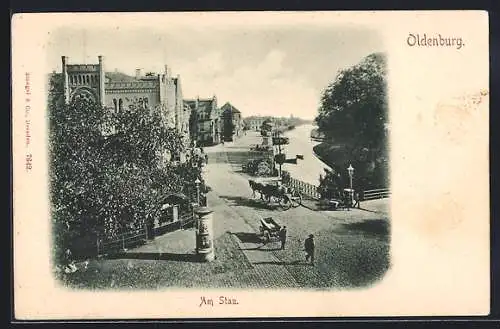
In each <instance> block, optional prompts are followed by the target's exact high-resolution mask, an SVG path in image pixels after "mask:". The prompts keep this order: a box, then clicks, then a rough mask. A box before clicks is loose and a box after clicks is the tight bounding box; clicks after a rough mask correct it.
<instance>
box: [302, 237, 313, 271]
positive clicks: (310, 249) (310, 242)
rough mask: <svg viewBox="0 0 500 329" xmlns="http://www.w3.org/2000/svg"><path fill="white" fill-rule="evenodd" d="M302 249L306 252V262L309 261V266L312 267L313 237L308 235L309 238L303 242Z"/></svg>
mask: <svg viewBox="0 0 500 329" xmlns="http://www.w3.org/2000/svg"><path fill="white" fill-rule="evenodd" d="M304 249H305V251H306V262H307V261H309V258H310V259H311V265H314V235H312V234H309V237H308V238H307V239H306V241H305V242H304Z"/></svg>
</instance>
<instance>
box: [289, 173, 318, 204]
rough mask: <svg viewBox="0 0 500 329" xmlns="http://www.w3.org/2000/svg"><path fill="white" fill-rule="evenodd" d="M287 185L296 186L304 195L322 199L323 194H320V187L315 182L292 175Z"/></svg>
mask: <svg viewBox="0 0 500 329" xmlns="http://www.w3.org/2000/svg"><path fill="white" fill-rule="evenodd" d="M287 185H288V186H290V187H293V188H295V189H296V190H298V191H299V192H300V193H301V194H302V195H305V196H308V197H310V198H312V199H315V200H319V199H321V194H319V192H318V187H317V186H315V185H313V184H309V183H306V182H303V181H301V180H298V179H295V178H293V177H290V179H289V181H288V182H287Z"/></svg>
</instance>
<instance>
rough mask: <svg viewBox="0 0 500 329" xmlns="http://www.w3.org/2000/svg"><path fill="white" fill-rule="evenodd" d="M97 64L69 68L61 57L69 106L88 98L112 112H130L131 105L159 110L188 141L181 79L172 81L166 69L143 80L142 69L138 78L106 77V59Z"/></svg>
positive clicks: (187, 118)
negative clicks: (78, 99)
mask: <svg viewBox="0 0 500 329" xmlns="http://www.w3.org/2000/svg"><path fill="white" fill-rule="evenodd" d="M98 60H99V62H98V63H97V64H69V63H68V62H69V59H68V57H66V56H62V74H63V78H64V96H65V100H66V102H70V101H71V100H72V99H75V98H88V99H92V100H94V101H96V102H98V103H100V104H101V105H102V106H105V107H106V108H108V109H110V110H113V111H122V110H124V109H128V108H129V106H131V105H132V104H135V105H139V106H142V107H143V108H144V109H149V110H154V109H157V110H160V111H161V113H162V116H163V118H164V120H165V122H167V124H168V125H169V126H170V127H172V128H175V129H176V130H177V131H178V132H179V133H181V134H183V135H184V136H185V137H186V138H188V137H189V114H190V113H189V110H188V109H187V108H186V107H185V106H184V103H183V97H182V88H181V80H180V76H179V75H177V76H176V77H172V75H171V73H170V69H169V68H168V67H167V66H166V65H165V71H164V72H163V73H162V74H154V73H148V74H147V75H146V76H143V75H142V74H141V71H140V70H139V69H137V70H136V75H135V77H131V76H128V75H125V74H122V73H120V74H119V73H117V72H114V73H106V72H105V68H104V60H103V57H102V56H99V57H98Z"/></svg>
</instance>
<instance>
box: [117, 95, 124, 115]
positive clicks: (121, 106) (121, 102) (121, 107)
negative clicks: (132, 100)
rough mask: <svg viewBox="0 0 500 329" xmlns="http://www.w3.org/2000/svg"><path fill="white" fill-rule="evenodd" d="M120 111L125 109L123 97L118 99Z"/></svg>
mask: <svg viewBox="0 0 500 329" xmlns="http://www.w3.org/2000/svg"><path fill="white" fill-rule="evenodd" d="M118 111H120V112H121V111H123V100H122V99H121V98H120V99H119V100H118Z"/></svg>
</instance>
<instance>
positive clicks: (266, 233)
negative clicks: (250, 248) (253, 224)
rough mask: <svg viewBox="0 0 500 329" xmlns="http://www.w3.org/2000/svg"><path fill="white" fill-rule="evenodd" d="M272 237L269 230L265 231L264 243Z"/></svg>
mask: <svg viewBox="0 0 500 329" xmlns="http://www.w3.org/2000/svg"><path fill="white" fill-rule="evenodd" d="M269 239H270V236H269V231H264V243H268V242H269Z"/></svg>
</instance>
